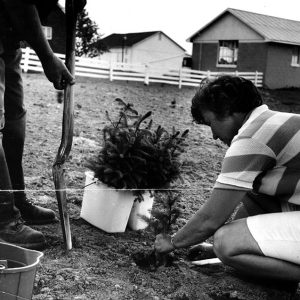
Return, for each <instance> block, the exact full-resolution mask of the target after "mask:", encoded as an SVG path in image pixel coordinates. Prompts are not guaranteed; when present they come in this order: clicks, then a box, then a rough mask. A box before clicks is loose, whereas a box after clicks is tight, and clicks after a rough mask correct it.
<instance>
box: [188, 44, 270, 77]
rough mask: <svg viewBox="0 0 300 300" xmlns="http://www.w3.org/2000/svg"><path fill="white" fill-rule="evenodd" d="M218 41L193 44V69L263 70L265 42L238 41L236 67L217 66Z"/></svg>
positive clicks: (221, 70)
mask: <svg viewBox="0 0 300 300" xmlns="http://www.w3.org/2000/svg"><path fill="white" fill-rule="evenodd" d="M218 48H219V44H218V43H201V44H194V47H193V56H192V59H193V69H198V70H202V71H207V70H210V71H213V72H216V71H218V72H226V71H227V72H232V71H236V70H237V71H240V72H255V71H259V72H265V68H266V59H267V45H266V44H265V43H240V44H239V54H238V64H237V67H236V68H224V67H217V57H218ZM258 54H259V55H258Z"/></svg>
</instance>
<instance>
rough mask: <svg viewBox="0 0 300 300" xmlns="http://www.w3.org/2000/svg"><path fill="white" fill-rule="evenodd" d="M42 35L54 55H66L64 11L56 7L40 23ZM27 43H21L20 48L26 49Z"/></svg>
mask: <svg viewBox="0 0 300 300" xmlns="http://www.w3.org/2000/svg"><path fill="white" fill-rule="evenodd" d="M42 25H43V31H44V34H45V36H46V38H47V40H48V42H49V44H50V47H51V48H52V50H53V52H54V53H61V54H65V53H66V16H65V9H64V8H63V7H62V6H61V5H59V4H58V5H57V6H56V7H54V9H53V10H52V11H51V12H50V14H49V15H48V16H47V17H46V18H45V19H43V21H42ZM28 46H29V45H28V43H27V42H25V41H24V42H22V47H24V48H25V47H28Z"/></svg>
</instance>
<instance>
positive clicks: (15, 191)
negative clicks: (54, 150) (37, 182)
mask: <svg viewBox="0 0 300 300" xmlns="http://www.w3.org/2000/svg"><path fill="white" fill-rule="evenodd" d="M21 53H22V52H21V49H9V45H8V49H5V45H4V49H3V52H2V54H1V56H0V97H1V99H0V103H1V102H2V103H4V112H5V125H4V128H3V129H2V130H1V144H0V240H2V241H5V242H9V243H13V244H17V245H19V246H23V247H26V248H41V247H43V246H44V245H45V238H44V236H43V234H42V233H40V232H38V231H36V230H33V229H32V228H30V227H28V226H25V225H24V224H23V223H24V221H23V220H25V222H26V223H28V224H46V223H52V222H55V221H56V217H55V213H54V212H53V211H52V210H50V209H45V208H42V207H39V206H35V205H33V204H31V203H30V202H29V201H28V200H27V198H26V194H25V192H24V190H25V183H24V174H23V166H22V158H23V149H24V140H25V126H26V110H25V108H24V103H23V84H22V78H21V67H20V61H21ZM0 107H1V105H0Z"/></svg>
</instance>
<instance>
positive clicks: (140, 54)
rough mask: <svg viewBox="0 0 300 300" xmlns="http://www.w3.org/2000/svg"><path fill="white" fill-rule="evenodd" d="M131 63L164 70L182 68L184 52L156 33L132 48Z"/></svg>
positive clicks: (162, 35)
mask: <svg viewBox="0 0 300 300" xmlns="http://www.w3.org/2000/svg"><path fill="white" fill-rule="evenodd" d="M130 55H131V61H132V63H139V62H144V63H147V64H149V65H151V66H155V67H160V68H164V69H169V68H176V69H179V68H180V67H181V66H182V60H183V57H184V56H185V51H184V50H183V49H181V48H179V47H178V46H177V45H176V44H174V42H172V41H171V40H170V39H169V38H168V37H166V36H165V35H164V34H161V33H157V34H155V35H153V36H151V37H149V38H147V39H145V40H143V41H141V42H140V43H137V44H136V45H134V46H133V47H132V51H131V53H130Z"/></svg>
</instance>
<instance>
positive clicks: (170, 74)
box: [21, 47, 263, 88]
mask: <svg viewBox="0 0 300 300" xmlns="http://www.w3.org/2000/svg"><path fill="white" fill-rule="evenodd" d="M22 51H23V57H22V61H21V66H22V69H23V71H24V72H28V71H30V70H31V71H37V72H43V68H42V66H41V63H40V61H39V59H38V57H37V55H36V54H35V52H34V51H33V50H32V49H30V48H29V47H28V48H25V49H22ZM56 55H57V56H58V57H60V58H61V59H62V60H64V57H65V56H64V55H63V54H56ZM220 74H221V73H220V72H210V71H197V70H191V69H187V68H181V69H177V70H174V69H173V70H165V69H160V68H156V67H152V66H150V65H142V64H136V65H134V64H125V63H116V62H114V63H111V62H107V61H101V60H98V59H95V58H94V59H92V58H82V57H77V58H76V62H75V75H77V76H85V77H94V78H106V79H109V80H110V81H113V80H127V81H141V82H143V83H144V84H146V85H149V84H150V83H151V82H157V83H166V84H173V85H178V86H179V88H181V87H182V86H195V87H197V86H199V83H200V82H201V80H202V79H203V78H205V77H213V76H217V75H220ZM222 74H231V75H238V76H242V77H244V78H247V79H249V80H251V81H252V82H253V83H254V84H255V85H256V86H257V87H262V85H263V73H262V72H238V71H235V72H222Z"/></svg>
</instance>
